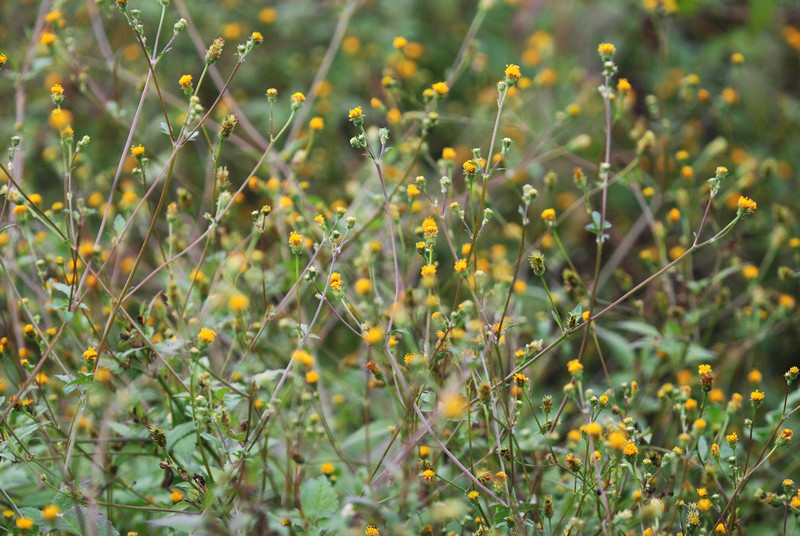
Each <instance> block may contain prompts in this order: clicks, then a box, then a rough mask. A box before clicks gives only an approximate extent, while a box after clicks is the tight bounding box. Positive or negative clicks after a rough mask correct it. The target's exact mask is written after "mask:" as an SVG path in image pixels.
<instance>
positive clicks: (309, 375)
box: [306, 370, 319, 385]
mask: <svg viewBox="0 0 800 536" xmlns="http://www.w3.org/2000/svg"><path fill="white" fill-rule="evenodd" d="M306 381H307V382H308V383H310V384H311V385H314V384H315V383H317V382H318V381H319V372H317V371H316V370H309V371H308V372H306Z"/></svg>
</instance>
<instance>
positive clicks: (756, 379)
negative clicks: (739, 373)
mask: <svg viewBox="0 0 800 536" xmlns="http://www.w3.org/2000/svg"><path fill="white" fill-rule="evenodd" d="M762 378H763V375H762V374H761V371H759V370H758V369H753V370H751V371H750V373H749V374H748V375H747V381H749V382H750V383H761V380H762Z"/></svg>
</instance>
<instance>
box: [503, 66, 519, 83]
mask: <svg viewBox="0 0 800 536" xmlns="http://www.w3.org/2000/svg"><path fill="white" fill-rule="evenodd" d="M505 75H506V80H507V81H510V82H516V81H517V80H519V79H520V77H521V76H522V74H521V73H520V72H519V65H514V64H513V63H511V64H509V65H506V70H505Z"/></svg>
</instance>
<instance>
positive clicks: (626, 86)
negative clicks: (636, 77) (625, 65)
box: [617, 78, 633, 93]
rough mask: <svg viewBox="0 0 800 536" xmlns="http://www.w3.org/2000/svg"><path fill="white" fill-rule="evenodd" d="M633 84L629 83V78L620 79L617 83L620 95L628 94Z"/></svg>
mask: <svg viewBox="0 0 800 536" xmlns="http://www.w3.org/2000/svg"><path fill="white" fill-rule="evenodd" d="M631 89H633V88H631V83H630V82H628V79H627V78H620V79H619V82H617V91H619V92H620V93H627V92H629V91H631Z"/></svg>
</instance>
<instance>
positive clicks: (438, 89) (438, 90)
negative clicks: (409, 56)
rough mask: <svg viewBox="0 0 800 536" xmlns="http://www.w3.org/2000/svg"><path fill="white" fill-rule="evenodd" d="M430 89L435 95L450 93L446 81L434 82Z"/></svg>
mask: <svg viewBox="0 0 800 536" xmlns="http://www.w3.org/2000/svg"><path fill="white" fill-rule="evenodd" d="M431 89H432V90H433V92H434V94H435V95H436V96H437V97H444V96H445V95H447V94H448V93H450V88H449V87H448V86H447V82H436V83H435V84H433V85H432V86H431Z"/></svg>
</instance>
